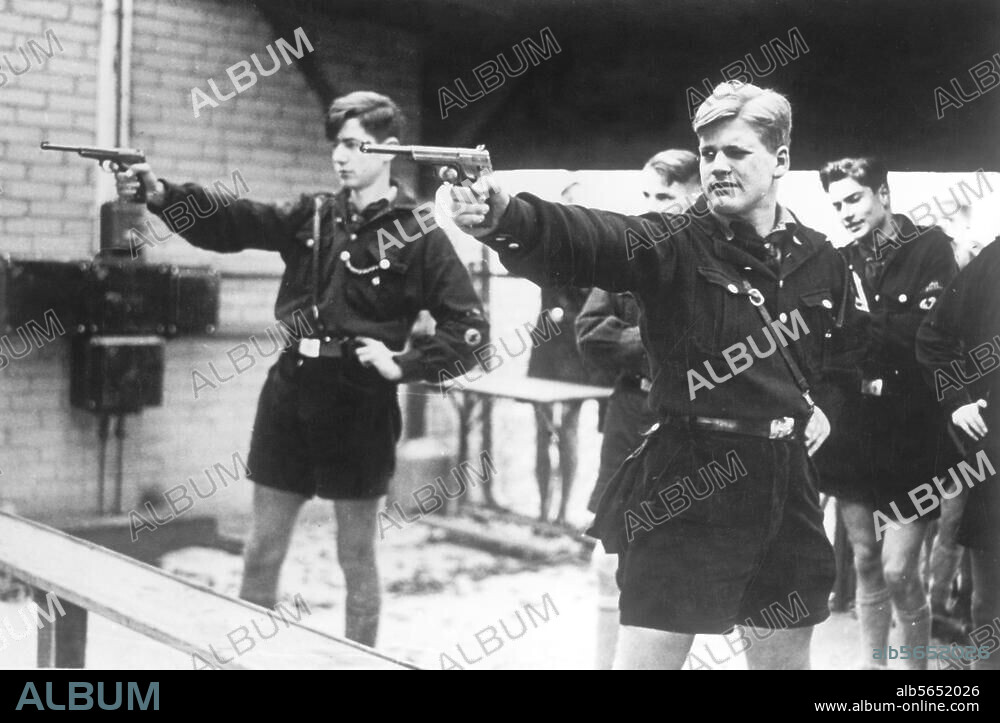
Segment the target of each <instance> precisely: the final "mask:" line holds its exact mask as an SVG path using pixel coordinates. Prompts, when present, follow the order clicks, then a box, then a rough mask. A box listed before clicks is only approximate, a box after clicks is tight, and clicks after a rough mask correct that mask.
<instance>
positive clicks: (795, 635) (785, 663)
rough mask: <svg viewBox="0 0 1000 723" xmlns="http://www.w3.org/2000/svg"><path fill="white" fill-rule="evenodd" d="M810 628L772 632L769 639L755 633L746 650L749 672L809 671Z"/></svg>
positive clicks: (762, 633) (759, 633)
mask: <svg viewBox="0 0 1000 723" xmlns="http://www.w3.org/2000/svg"><path fill="white" fill-rule="evenodd" d="M812 631H813V629H812V627H808V628H793V629H791V630H774V631H772V632H771V635H770V636H769V637H766V638H765V636H766V635H767V633H766V632H763V631H760V632H757V634H756V636H754V637H751V639H750V647H749V648H747V667H748V668H749V669H750V670H809V669H810V668H809V644H810V642H811V641H812Z"/></svg>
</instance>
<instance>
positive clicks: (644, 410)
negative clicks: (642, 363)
mask: <svg viewBox="0 0 1000 723" xmlns="http://www.w3.org/2000/svg"><path fill="white" fill-rule="evenodd" d="M648 401H649V394H647V393H646V392H644V391H642V390H640V389H631V388H622V387H621V386H618V387H616V388H615V391H614V392H613V393H612V394H611V396H610V397H608V406H607V411H606V412H605V415H604V438H603V439H602V441H601V466H600V468H599V469H598V471H597V482H596V483H595V484H594V491H593V493H592V494H591V495H590V501H589V502H588V503H587V509H588V510H590V511H591V512H596V511H597V503H598V501H600V499H601V495H602V494H604V490H605V488H606V487H607V486H608V480H610V479H611V477H612V476H613V475H614V473H615V472H616V471H617V470H618V468H619V467H620V466H621V463H622V461H623V460H624V459H625V458H626V457H628V456H629V454H630V453H631V452H632V450H634V449H635V448H636V447H638V446H639V442H641V441H642V433H643V432H644V431H646V430H647V429H649V428H650V427H651V426H653V423H654V422H656V417H657V415H656V413H655V412H653V411H652V410H651V409H650V408H649V404H648Z"/></svg>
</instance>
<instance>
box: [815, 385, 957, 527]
mask: <svg viewBox="0 0 1000 723" xmlns="http://www.w3.org/2000/svg"><path fill="white" fill-rule="evenodd" d="M837 416H838V421H837V423H836V425H835V426H834V429H833V432H832V433H831V435H830V438H829V439H828V440H827V442H826V443H825V444H824V445H823V447H822V448H821V449H820V451H819V453H818V454H817V455H816V466H817V469H818V471H819V488H820V491H822V492H825V493H827V494H830V495H833V496H834V497H836V498H838V499H841V500H847V501H850V502H857V503H860V504H864V505H868V506H870V507H872V508H873V509H875V510H878V511H880V512H881V513H882V514H884V515H885V516H886V517H888V518H889V519H890V520H893V521H895V520H896V513H895V512H894V511H893V504H895V506H896V509H898V510H899V514H900V516H901V517H902V518H904V519H908V518H911V517H913V516H914V515H916V516H918V517H922V518H923V519H926V520H933V519H937V518H938V517H940V516H941V507H940V504H938V505H936V506H934V508H933V509H931V510H929V511H928V512H926V513H925V514H920V510H919V509H918V508H917V507H916V505H915V504H914V502H913V498H911V497H910V491H911V490H914V489H916V488H917V487H920V486H921V485H923V484H925V483H927V484H930V485H931V487H932V490H933V494H934V497H935V498H937V500H938V502H939V503H940V494H939V492H938V490H937V489H936V487H935V486H934V485H933V484H932V482H933V479H934V477H935V476H938V477H939V478H940V479H941V480H942V481H943V482H945V483H946V484H945V485H944V486H945V488H946V489H948V488H950V478H949V475H948V470H949V469H950V468H951V467H952V466H954V465H955V464H957V463H958V460H959V456H958V451H957V449H956V448H955V445H954V443H953V442H952V441H951V439H950V437H949V436H948V433H947V427H946V419H945V417H944V414H943V413H942V412H941V411H940V408H939V407H937V406H936V405H933V404H928V403H927V402H926V400H922V399H914V398H913V397H867V396H861V395H860V394H857V395H851V396H850V397H849V398H848V399H846V400H845V401H844V407H843V409H842V410H839V413H838V415H837ZM916 494H917V498H918V500H919V501H920V503H921V505H922V506H923V508H924V509H928V507H929V506H930V505H931V503H930V502H929V501H924V496H923V493H919V492H918V493H916Z"/></svg>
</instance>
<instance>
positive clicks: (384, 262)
mask: <svg viewBox="0 0 1000 723" xmlns="http://www.w3.org/2000/svg"><path fill="white" fill-rule="evenodd" d="M390 266H392V263H391V262H390V261H389V259H382V260H381V261H379V262H378V267H379V268H380V269H382V270H383V271H385V270H386V269H388V268H389V267H390Z"/></svg>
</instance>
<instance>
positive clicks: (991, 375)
mask: <svg viewBox="0 0 1000 723" xmlns="http://www.w3.org/2000/svg"><path fill="white" fill-rule="evenodd" d="M917 358H918V360H919V361H920V363H921V364H922V365H923V366H924V368H925V369H926V370H927V372H928V377H929V380H930V381H931V383H932V385H933V387H934V389H935V391H936V392H939V393H937V394H936V396H937V398H938V399H939V400H940V402H941V405H942V406H943V407H944V410H945V412H946V413H947V414H948V416H950V415H951V413H952V412H954V411H955V410H956V409H958V408H959V407H962V406H965V405H966V404H971V403H972V402H975V401H978V400H979V399H985V400H986V401H987V404H988V406H987V407H986V409H982V410H980V414H981V415H982V417H983V420H984V421H985V422H986V425H987V427H988V428H989V432H988V433H987V436H986V438H985V439H984V440H982V441H981V442H979V443H978V444H976V443H974V442H973V441H972V440H971V439H969V438H967V437H966V435H965V433H964V432H961V431H958V432H957V434H959V435H961V437H963V438H965V439H964V441H965V442H966V444H967V450H968V455H967V456H968V457H969V462H970V464H971V465H972V467H973V468H974V469H976V470H977V471H978V470H979V469H980V468H981V463H980V462H979V461H974V460H975V458H977V457H978V456H979V454H980V452H982V451H985V453H986V457H987V458H988V459H989V460H990V463H991V465H992V467H993V468H994V469H996V468H997V465H998V464H1000V371H998V369H1000V243H998V242H997V241H994V242H993V243H992V244H990V245H989V246H987V247H986V249H985V250H983V252H982V253H981V254H979V256H978V257H977V258H976V259H974V260H973V261H972V263H970V264H969V265H968V266H967V267H966V268H965V269H963V270H962V272H961V273H960V274H959V275H958V276H957V277H955V280H954V281H953V282H952V284H951V285H950V286H949V287H948V288H947V290H946V291H945V292H944V293H943V294H942V295H941V297H940V298H939V299H938V302H937V304H936V305H935V307H934V309H933V310H932V311H931V313H930V314H928V316H927V318H926V320H925V321H924V323H923V324H922V325H921V327H920V329H919V331H918V332H917ZM956 367H958V368H957V369H956ZM982 468H983V469H985V465H983V466H982ZM998 482H1000V480H998V479H997V477H996V474H992V475H990V477H989V478H988V479H987V480H985V481H983V482H975V486H974V487H973V488H972V490H971V492H969V499H968V502H967V503H966V507H965V516H964V518H963V520H962V527H961V529H960V530H959V541H960V542H961V543H962V544H964V545H967V546H969V547H976V548H979V549H989V550H992V551H1000V487H998Z"/></svg>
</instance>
